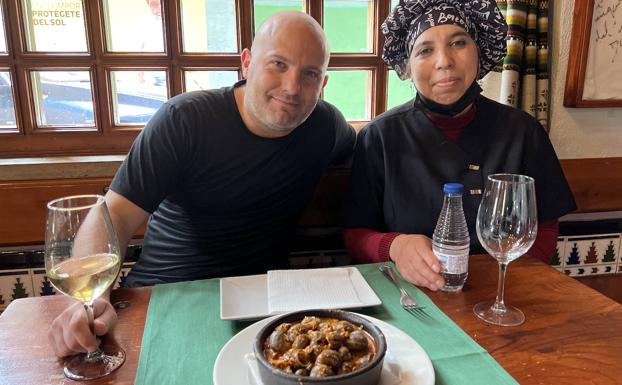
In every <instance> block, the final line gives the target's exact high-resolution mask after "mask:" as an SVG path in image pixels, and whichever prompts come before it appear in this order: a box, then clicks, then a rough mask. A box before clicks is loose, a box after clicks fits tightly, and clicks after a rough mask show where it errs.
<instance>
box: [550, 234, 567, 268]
mask: <svg viewBox="0 0 622 385" xmlns="http://www.w3.org/2000/svg"><path fill="white" fill-rule="evenodd" d="M565 246H566V238H557V246H556V247H555V255H553V259H551V262H550V263H549V264H550V265H551V266H552V267H554V268H555V269H557V270H560V271H561V270H562V266H563V264H562V256H563V255H565V254H564V252H565V250H564V248H565Z"/></svg>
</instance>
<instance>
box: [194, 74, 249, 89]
mask: <svg viewBox="0 0 622 385" xmlns="http://www.w3.org/2000/svg"><path fill="white" fill-rule="evenodd" d="M184 77H185V78H186V91H196V90H209V89H213V88H220V87H228V86H231V85H233V83H235V82H237V81H238V71H184Z"/></svg>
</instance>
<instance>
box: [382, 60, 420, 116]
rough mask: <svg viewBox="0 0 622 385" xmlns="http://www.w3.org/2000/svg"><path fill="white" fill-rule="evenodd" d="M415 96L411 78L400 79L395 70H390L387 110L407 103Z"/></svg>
mask: <svg viewBox="0 0 622 385" xmlns="http://www.w3.org/2000/svg"><path fill="white" fill-rule="evenodd" d="M414 97H415V87H414V86H413V85H412V82H411V81H410V80H400V78H399V77H398V76H397V73H395V71H393V70H391V71H389V87H388V92H387V110H388V109H391V108H393V107H395V106H399V105H400V104H403V103H406V102H407V101H409V100H410V99H412V98H414Z"/></svg>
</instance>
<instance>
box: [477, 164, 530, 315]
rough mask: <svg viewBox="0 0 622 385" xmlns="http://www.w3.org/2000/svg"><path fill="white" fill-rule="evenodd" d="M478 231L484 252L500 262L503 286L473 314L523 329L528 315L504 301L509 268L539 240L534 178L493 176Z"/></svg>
mask: <svg viewBox="0 0 622 385" xmlns="http://www.w3.org/2000/svg"><path fill="white" fill-rule="evenodd" d="M476 229H477V237H478V238H479V241H480V242H481V243H482V246H483V247H484V249H486V251H488V253H489V254H490V255H492V256H493V257H494V258H495V259H496V260H497V261H498V262H499V283H498V284H497V298H496V299H495V301H494V302H492V301H484V302H480V303H478V304H477V305H475V307H474V308H473V312H474V313H475V315H477V316H478V317H479V318H481V319H482V320H484V321H486V322H488V323H491V324H494V325H500V326H516V325H520V324H522V323H523V322H525V315H524V314H523V312H522V311H520V310H519V309H517V308H515V307H513V306H510V305H506V303H505V301H504V299H503V295H504V290H505V272H506V269H507V266H508V264H509V263H510V262H512V261H513V260H515V259H516V258H518V257H520V256H521V255H523V254H525V253H526V252H527V251H528V250H529V249H530V248H531V246H532V245H533V243H534V241H535V240H536V234H537V232H538V214H537V208H536V192H535V187H534V180H533V178H531V177H528V176H525V175H516V174H493V175H490V176H489V177H488V181H487V183H486V189H485V190H484V196H483V197H482V201H481V203H480V205H479V210H478V212H477V224H476Z"/></svg>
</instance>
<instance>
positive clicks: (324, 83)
mask: <svg viewBox="0 0 622 385" xmlns="http://www.w3.org/2000/svg"><path fill="white" fill-rule="evenodd" d="M326 83H328V75H324V82H323V83H322V91H324V87H326Z"/></svg>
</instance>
